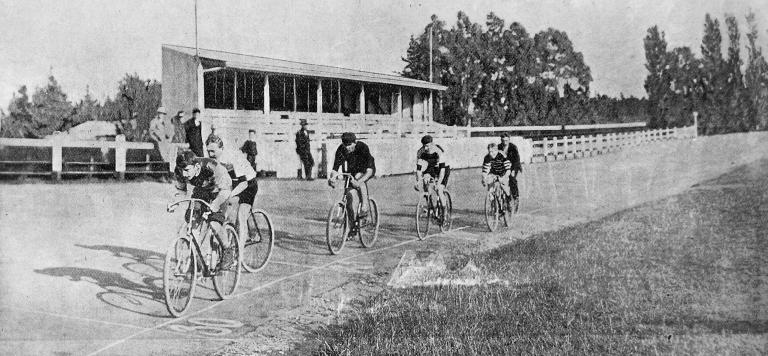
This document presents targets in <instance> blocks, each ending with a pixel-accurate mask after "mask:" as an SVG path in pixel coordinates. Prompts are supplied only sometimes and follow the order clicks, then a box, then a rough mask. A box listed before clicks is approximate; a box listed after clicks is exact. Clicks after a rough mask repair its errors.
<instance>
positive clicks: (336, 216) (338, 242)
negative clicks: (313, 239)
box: [325, 203, 349, 255]
mask: <svg viewBox="0 0 768 356" xmlns="http://www.w3.org/2000/svg"><path fill="white" fill-rule="evenodd" d="M348 228H349V226H348V223H347V209H346V208H345V207H344V204H342V203H337V204H336V205H334V206H333V207H331V209H330V210H329V211H328V221H327V222H326V226H325V242H326V244H327V245H328V251H331V254H332V255H335V254H337V253H339V252H341V250H342V249H343V248H344V243H345V242H346V241H347V229H348Z"/></svg>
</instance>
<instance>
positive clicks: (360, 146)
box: [328, 132, 376, 235]
mask: <svg viewBox="0 0 768 356" xmlns="http://www.w3.org/2000/svg"><path fill="white" fill-rule="evenodd" d="M339 171H342V172H344V173H349V174H352V178H353V179H351V180H350V184H351V185H352V188H353V189H354V190H356V191H357V194H352V189H349V190H348V191H347V192H345V194H347V201H348V202H349V204H347V208H348V210H347V214H348V216H349V217H350V219H351V220H350V221H355V209H356V207H357V204H358V198H359V199H360V201H362V203H363V207H362V209H361V211H360V218H361V219H364V218H366V217H367V216H368V212H369V211H370V209H371V207H370V203H369V201H368V186H367V185H366V182H368V180H369V179H371V178H372V177H373V175H374V174H376V163H375V161H374V158H373V156H372V155H371V151H370V150H369V149H368V145H366V144H365V143H363V142H359V141H357V137H355V134H354V133H352V132H345V133H343V134H342V135H341V145H339V147H338V148H337V149H336V154H335V156H334V158H333V166H332V167H331V173H330V175H329V177H328V185H330V186H331V187H335V183H334V182H335V180H336V178H337V176H338V174H339ZM351 234H352V231H350V235H351Z"/></svg>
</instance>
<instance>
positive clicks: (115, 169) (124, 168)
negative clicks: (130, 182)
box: [0, 135, 187, 180]
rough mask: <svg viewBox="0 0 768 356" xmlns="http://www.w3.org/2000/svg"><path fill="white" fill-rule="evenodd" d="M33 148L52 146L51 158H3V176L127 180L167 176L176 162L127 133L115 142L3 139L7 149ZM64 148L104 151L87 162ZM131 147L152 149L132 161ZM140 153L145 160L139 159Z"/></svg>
mask: <svg viewBox="0 0 768 356" xmlns="http://www.w3.org/2000/svg"><path fill="white" fill-rule="evenodd" d="M9 147H12V148H22V149H26V148H30V147H41V148H48V149H50V151H49V152H50V155H48V154H47V153H46V155H45V156H46V157H48V156H49V157H50V159H5V160H3V159H0V175H5V176H8V175H12V176H46V175H51V176H53V178H54V179H56V180H58V179H61V177H62V175H72V176H100V175H107V176H108V175H114V176H116V177H117V178H119V179H124V178H125V176H126V175H167V174H168V173H169V172H170V171H172V170H173V168H174V167H173V165H174V164H175V161H174V160H172V161H171V162H165V161H161V160H158V159H157V157H153V156H155V155H153V154H150V153H149V152H152V151H154V150H155V147H154V144H152V143H149V142H126V141H125V136H123V135H118V136H117V137H116V138H115V141H76V140H69V139H67V138H66V136H53V137H50V138H46V139H26V138H0V149H4V148H9ZM184 147H187V144H174V145H172V147H171V149H172V150H173V151H174V152H172V155H171V157H175V152H176V151H177V150H178V149H179V148H184ZM65 148H82V149H89V148H97V149H100V150H101V152H102V155H101V157H98V158H94V157H93V156H90V157H89V158H88V160H87V161H85V160H84V159H83V158H82V157H76V158H75V159H74V160H65V159H64V156H65V155H63V154H62V153H63V150H64V149H65ZM129 150H143V151H149V152H146V153H144V154H141V155H136V154H133V155H130V156H131V157H134V158H133V159H132V160H129V159H128V157H129V155H128V151H129ZM137 156H141V158H143V159H136V157H137Z"/></svg>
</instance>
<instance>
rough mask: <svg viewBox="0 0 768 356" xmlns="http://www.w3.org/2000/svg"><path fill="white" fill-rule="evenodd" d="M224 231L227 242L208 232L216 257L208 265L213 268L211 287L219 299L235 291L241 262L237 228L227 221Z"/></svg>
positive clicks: (227, 296)
mask: <svg viewBox="0 0 768 356" xmlns="http://www.w3.org/2000/svg"><path fill="white" fill-rule="evenodd" d="M224 233H225V234H227V239H226V240H227V241H228V242H227V243H225V242H224V241H223V239H222V238H221V237H220V236H219V235H218V234H215V233H214V234H210V236H211V238H212V240H211V248H212V250H213V251H216V253H215V256H216V257H218V258H215V259H213V266H210V267H211V268H213V273H212V275H213V289H214V290H216V295H218V296H219V298H221V299H227V298H229V297H231V296H232V294H234V293H235V290H236V289H237V283H238V282H240V273H241V269H240V265H241V264H242V262H243V261H242V258H243V256H242V253H241V252H242V251H241V250H240V241H239V240H238V238H237V230H235V227H234V226H232V224H229V223H227V224H225V225H224ZM226 246H229V248H227V247H226Z"/></svg>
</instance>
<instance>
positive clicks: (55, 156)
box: [51, 135, 63, 182]
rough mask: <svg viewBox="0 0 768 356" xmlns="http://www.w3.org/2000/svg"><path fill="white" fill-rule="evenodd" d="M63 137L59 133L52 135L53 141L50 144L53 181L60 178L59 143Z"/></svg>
mask: <svg viewBox="0 0 768 356" xmlns="http://www.w3.org/2000/svg"><path fill="white" fill-rule="evenodd" d="M62 140H63V137H62V136H61V135H55V136H53V142H52V145H51V173H52V174H53V179H54V180H55V181H57V182H58V181H60V180H61V166H62V161H61V159H62V158H61V144H62Z"/></svg>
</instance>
